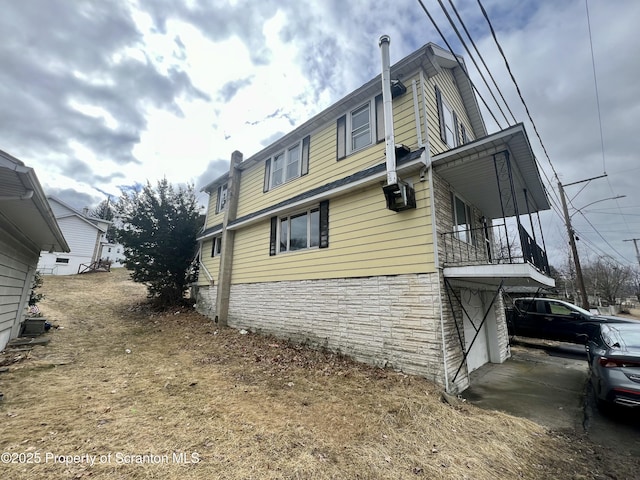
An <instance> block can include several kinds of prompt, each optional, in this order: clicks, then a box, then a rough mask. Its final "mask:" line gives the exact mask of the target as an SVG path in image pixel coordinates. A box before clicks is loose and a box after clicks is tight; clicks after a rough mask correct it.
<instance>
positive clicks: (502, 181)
mask: <svg viewBox="0 0 640 480" xmlns="http://www.w3.org/2000/svg"><path fill="white" fill-rule="evenodd" d="M380 45H381V54H382V55H381V57H382V59H383V61H382V65H383V68H382V74H381V75H379V76H378V77H376V78H374V79H373V80H371V81H370V82H368V83H366V84H365V85H363V86H361V87H360V88H358V89H357V90H355V91H354V92H352V93H350V94H349V95H347V96H346V97H344V98H343V99H341V100H340V101H338V102H337V103H335V104H334V105H332V106H330V107H329V108H327V109H326V110H324V111H322V112H321V113H319V114H318V115H316V116H315V117H313V118H311V119H310V120H308V121H307V122H305V123H304V124H302V125H301V126H299V127H298V128H296V129H295V130H293V131H291V132H289V133H288V134H286V135H285V136H283V137H282V138H281V139H279V140H277V141H276V142H274V143H273V144H271V145H269V146H268V147H266V148H265V149H264V150H262V151H260V152H258V153H257V154H255V155H253V156H251V157H249V158H247V159H243V157H242V154H241V153H240V152H234V154H233V155H232V159H231V167H230V171H229V173H228V174H225V175H223V176H221V177H220V178H218V179H216V180H214V181H212V182H211V183H210V184H208V185H207V186H206V187H205V188H204V189H203V190H204V191H206V192H208V193H209V195H210V200H209V206H208V213H207V219H206V223H205V228H204V230H203V232H202V234H201V235H200V236H199V242H200V248H201V249H200V271H199V281H198V294H197V295H198V299H197V307H198V309H199V311H201V312H203V313H204V314H206V315H208V316H210V317H211V318H212V319H215V320H216V321H218V322H221V323H222V324H227V325H230V326H232V327H236V328H244V329H247V330H250V331H255V332H265V333H270V334H275V335H277V336H281V337H287V338H291V339H294V340H297V341H300V342H307V343H310V344H313V345H317V346H323V347H326V348H329V349H331V350H334V351H340V352H342V353H344V354H347V355H349V356H351V357H353V358H355V359H357V360H360V361H364V362H368V363H372V364H376V365H381V366H390V367H393V368H396V369H399V370H402V371H404V372H407V373H411V374H417V375H422V376H425V377H427V378H429V379H432V380H434V381H436V382H438V383H440V384H442V385H444V386H445V388H446V389H447V390H448V391H450V392H458V391H461V390H463V389H465V388H466V387H467V386H468V385H469V373H470V372H471V371H472V370H474V369H476V368H478V367H479V366H481V365H483V364H484V363H487V362H489V361H491V362H502V361H504V360H505V359H506V358H508V356H509V355H510V352H509V342H508V334H507V328H506V324H505V316H504V308H503V302H502V291H503V290H504V289H505V288H507V287H514V286H529V287H548V286H551V285H553V280H552V279H551V278H550V277H549V274H548V265H547V263H546V256H545V253H544V250H543V249H542V248H540V247H539V246H538V245H537V241H536V239H537V238H540V237H539V235H541V232H540V231H539V230H540V229H539V227H540V224H539V221H538V223H537V227H538V228H537V232H536V229H534V227H535V226H536V225H535V224H534V221H533V220H534V217H533V216H532V215H533V214H535V213H536V212H538V211H540V210H545V209H548V208H549V204H548V200H547V197H546V195H545V190H544V188H543V185H542V182H541V179H540V176H539V172H538V169H537V166H536V162H535V159H534V155H533V152H532V149H531V146H530V144H529V140H528V138H527V134H526V132H525V129H524V127H523V125H521V124H518V125H515V126H512V127H509V128H507V129H505V130H502V131H499V132H497V133H493V134H487V131H486V129H485V125H484V122H483V119H482V117H481V114H480V109H479V107H478V104H477V101H476V98H475V95H474V92H473V90H472V86H471V82H470V80H469V78H468V77H467V75H466V73H465V70H464V68H465V67H464V63H463V60H462V58H461V57H459V56H454V55H452V54H450V53H449V52H447V51H445V50H443V49H442V48H440V47H438V46H437V45H434V44H431V43H430V44H428V45H425V46H424V47H422V48H420V49H419V50H417V51H416V52H414V53H412V54H410V55H409V56H407V57H406V58H403V59H402V60H400V61H399V62H397V63H396V64H395V65H393V66H392V67H389V66H388V45H389V42H388V37H382V38H381V41H380ZM507 218H509V219H510V220H509V221H506V219H507ZM521 218H523V219H524V220H525V221H524V223H522V222H521V221H520V220H521ZM525 223H528V224H530V225H529V227H528V228H529V230H531V232H530V233H528V231H527V227H526V226H525Z"/></svg>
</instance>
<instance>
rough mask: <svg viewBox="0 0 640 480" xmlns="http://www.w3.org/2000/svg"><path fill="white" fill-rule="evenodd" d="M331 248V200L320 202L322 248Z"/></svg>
mask: <svg viewBox="0 0 640 480" xmlns="http://www.w3.org/2000/svg"><path fill="white" fill-rule="evenodd" d="M328 246H329V200H323V201H322V202H320V245H319V247H320V248H327V247H328Z"/></svg>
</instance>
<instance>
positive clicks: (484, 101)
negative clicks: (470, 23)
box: [418, 0, 502, 129]
mask: <svg viewBox="0 0 640 480" xmlns="http://www.w3.org/2000/svg"><path fill="white" fill-rule="evenodd" d="M418 3H419V4H420V6H421V7H422V10H424V13H426V14H427V17H429V20H431V23H432V24H433V26H434V28H435V29H436V31H437V32H438V33H439V34H440V37H441V38H442V40H443V41H444V43H445V44H446V45H447V48H448V49H449V52H451V55H453V58H455V60H456V62H457V64H458V66H459V67H460V70H462V72H463V73H464V74H465V75H466V77H467V79H468V80H469V83H470V84H471V88H473V89H474V90H475V92H476V93H477V94H478V96H479V97H480V100H482V103H484V106H485V107H486V108H487V111H488V112H489V113H490V114H491V117H492V118H493V121H494V122H496V124H497V125H498V127H499V128H500V129H502V125H500V122H499V121H498V119H497V118H496V116H495V115H494V114H493V111H492V110H491V109H490V108H489V105H488V104H487V102H486V100H485V99H484V97H483V96H482V94H481V93H480V92H479V91H478V89H477V88H476V86H475V85H474V84H473V81H472V80H471V77H469V73H467V70H466V69H465V68H464V67H463V66H462V64H461V63H460V60H459V59H458V56H457V55H456V54H455V52H454V51H453V48H451V45H450V44H449V42H448V41H447V38H446V37H445V36H444V33H442V30H440V27H438V24H437V23H436V21H435V20H434V18H433V17H432V16H431V14H430V13H429V10H427V7H425V5H424V3H422V0H418Z"/></svg>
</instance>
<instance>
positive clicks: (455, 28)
mask: <svg viewBox="0 0 640 480" xmlns="http://www.w3.org/2000/svg"><path fill="white" fill-rule="evenodd" d="M449 1H451V0H449ZM438 3H439V4H440V8H441V9H442V11H443V12H444V14H445V15H446V17H447V20H449V24H450V25H451V26H452V27H453V31H454V32H456V35H457V36H458V39H459V40H460V43H461V44H462V46H463V47H464V49H465V51H466V52H467V55H468V56H469V58H470V59H471V61H472V62H473V64H474V65H475V67H476V70H477V71H478V74H479V75H480V78H482V81H483V82H484V84H485V86H486V87H487V90H488V92H489V93H490V94H491V97H492V98H493V101H494V102H495V104H496V106H497V107H498V110H500V113H501V114H502V117H503V118H504V121H505V122H507V125H508V126H511V122H509V119H508V118H507V116H506V115H505V113H504V111H503V110H502V107H501V106H500V103H498V99H497V98H496V96H495V95H494V93H493V90H492V89H491V87H489V82H487V79H486V78H485V76H484V74H483V73H482V70H480V67H479V66H478V62H476V59H475V58H474V57H473V55H472V54H471V51H470V50H469V47H467V43H466V42H465V41H464V39H463V38H462V35H460V31H459V30H458V27H457V26H456V25H455V23H454V21H453V19H452V18H451V15H449V12H448V11H447V9H446V7H445V6H444V4H443V3H442V0H438ZM458 19H459V20H460V17H458ZM460 21H461V20H460ZM465 30H466V28H465ZM509 111H511V110H509ZM511 116H513V113H512V114H511ZM513 123H517V122H516V119H515V117H514V118H513Z"/></svg>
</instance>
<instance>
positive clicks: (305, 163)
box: [300, 135, 311, 175]
mask: <svg viewBox="0 0 640 480" xmlns="http://www.w3.org/2000/svg"><path fill="white" fill-rule="evenodd" d="M310 145H311V137H310V136H309V135H307V136H306V137H304V138H303V139H302V170H301V172H300V175H306V174H307V173H309V147H310Z"/></svg>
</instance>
